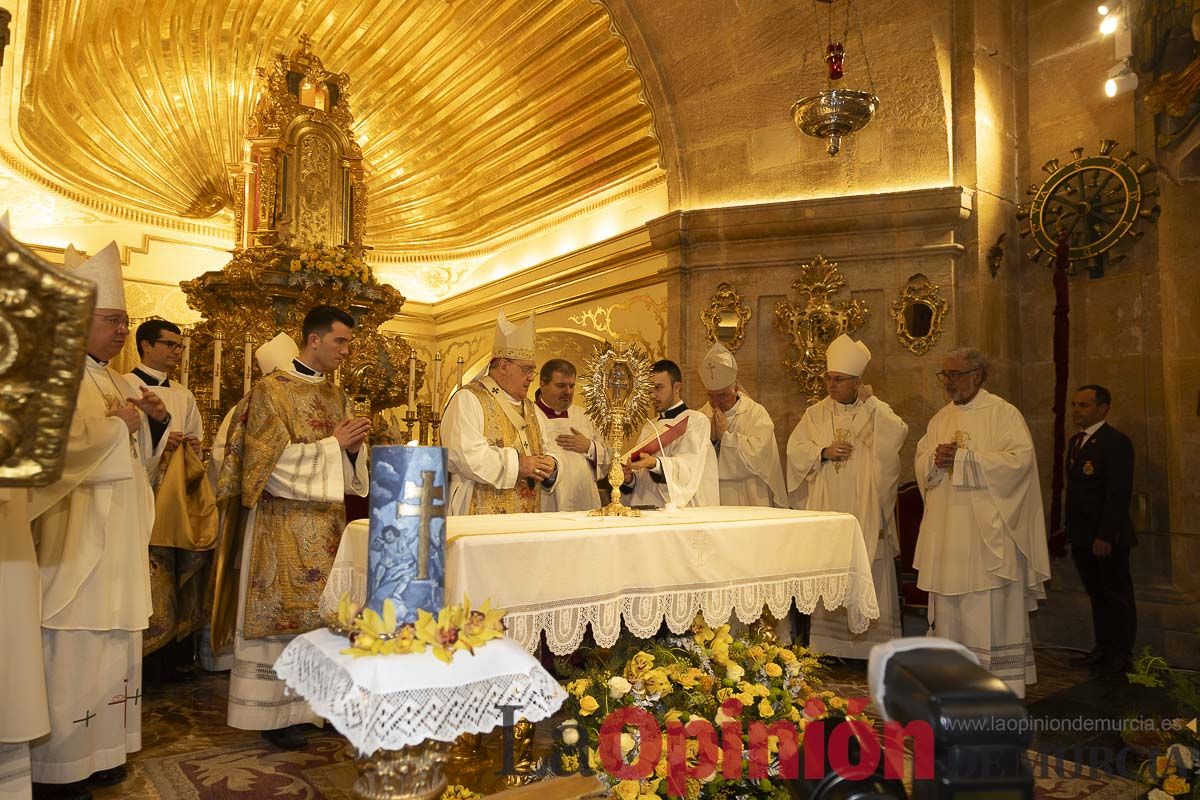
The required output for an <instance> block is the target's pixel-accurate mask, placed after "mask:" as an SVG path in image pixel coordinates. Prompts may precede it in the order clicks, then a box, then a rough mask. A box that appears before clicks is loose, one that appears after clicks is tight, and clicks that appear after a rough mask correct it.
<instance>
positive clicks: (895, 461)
mask: <svg viewBox="0 0 1200 800" xmlns="http://www.w3.org/2000/svg"><path fill="white" fill-rule="evenodd" d="M907 437H908V425H906V424H905V423H904V420H902V419H900V417H898V416H897V415H896V413H895V412H894V411H892V409H891V406H889V405H888V404H887V403H885V402H883V401H882V400H880V399H879V398H877V397H869V398H867V399H866V400H856V401H855V402H854V403H850V404H843V403H838V402H837V401H835V400H833V399H832V398H829V397H826V398H825V399H824V400H822V401H821V402H819V403H814V404H813V405H811V406H809V407H808V409H807V410H806V411H805V412H804V416H803V418H801V420H800V422H799V423H797V425H796V428H795V429H794V430H793V431H792V435H791V436H790V437H788V445H787V456H788V461H787V465H788V468H787V480H788V489H789V496H790V498H791V503H792V507H793V508H796V509H801V510H809V511H841V512H844V513H847V514H853V515H854V516H855V518H856V519H858V524H859V527H860V528H861V529H862V534H863V540H864V543H865V544H866V546H867V554H868V555H869V556H870V557H871V575H872V577H873V578H874V581H875V595H876V597H877V598H878V599H879V619H878V620H876V621H874V622H872V623H871V627H870V628H869V629H868V630H867V631H866V632H865V633H862V634H852V633H850V631H849V629H848V628H847V625H846V612H845V610H838V611H832V612H830V611H825V610H824V609H823V608H821V607H820V606H818V607H817V610H816V611H815V612H814V613H813V615H812V627H811V630H810V646H811V647H812V648H813V649H815V650H818V651H820V652H822V653H827V654H829V655H833V656H838V657H839V658H860V659H865V658H867V657H868V656H869V655H870V651H871V648H872V647H873V646H875V645H876V644H880V643H882V642H886V641H890V640H891V639H894V638H896V637H898V636H900V635H902V634H901V628H900V605H899V600H898V598H899V592H898V588H897V585H896V565H895V558H896V555H897V554H898V553H899V552H900V542H899V536H898V533H897V530H896V487H897V485H898V483H899V480H900V448H901V447H903V446H904V440H905V439H906V438H907ZM839 439H841V440H844V441H848V442H850V444H851V445H853V447H854V450H853V451H852V452H851V454H850V457H849V458H847V459H846V460H845V461H840V462H836V461H822V460H821V451H822V450H824V449H825V448H826V447H828V446H830V445H831V444H833V443H834V442H835V441H837V440H839Z"/></svg>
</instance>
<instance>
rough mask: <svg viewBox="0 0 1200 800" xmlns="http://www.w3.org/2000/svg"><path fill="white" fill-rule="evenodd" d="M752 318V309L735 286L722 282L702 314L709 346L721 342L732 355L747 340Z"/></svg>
mask: <svg viewBox="0 0 1200 800" xmlns="http://www.w3.org/2000/svg"><path fill="white" fill-rule="evenodd" d="M750 316H751V311H750V307H749V306H747V305H746V304H745V303H743V302H742V296H741V295H740V294H738V291H737V289H735V288H733V284H731V283H727V282H722V283H720V284H719V285H718V286H717V291H716V293H715V294H713V296H712V299H711V300H709V301H708V308H706V309H704V310H703V311H701V312H700V321H701V322H703V323H704V329H705V330H706V331H707V334H708V342H709V344H712V343H713V342H717V341H719V342H720V343H721V344H723V345H725V348H726V349H727V350H729V352H731V353H732V352H735V351H737V349H738V348H740V347H741V346H742V342H743V341H744V340H745V338H746V323H747V322H749V321H750Z"/></svg>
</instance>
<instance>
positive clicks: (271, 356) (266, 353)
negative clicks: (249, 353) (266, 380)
mask: <svg viewBox="0 0 1200 800" xmlns="http://www.w3.org/2000/svg"><path fill="white" fill-rule="evenodd" d="M298 355H300V348H299V347H297V346H296V342H295V340H293V339H292V337H290V336H288V335H287V334H286V333H281V334H279V335H278V336H276V337H275V338H274V339H272V340H271V341H269V342H267V343H266V344H264V345H262V346H261V347H259V348H258V349H257V350H255V351H254V360H255V361H257V362H258V368H259V369H260V370H262V374H263V375H270V374H271V373H272V372H274V371H275V370H277V369H284V368H286V367H287V366H288V365H289V364H291V363H292V359H293V358H295V357H296V356H298Z"/></svg>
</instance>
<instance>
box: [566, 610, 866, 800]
mask: <svg viewBox="0 0 1200 800" xmlns="http://www.w3.org/2000/svg"><path fill="white" fill-rule="evenodd" d="M578 653H583V654H584V655H585V661H584V665H583V666H582V667H579V666H574V667H573V666H571V665H570V664H569V663H567V662H565V661H560V662H559V663H558V664H557V665H556V666H557V668H558V674H559V675H560V676H563V677H564V680H563V686H564V688H565V689H566V690H567V692H568V694H569V695H570V696H569V697H568V699H567V701H566V703H564V705H563V711H564V712H565V713H566V714H567V715H568V716H573V717H574V718H575V719H573V720H569V721H568V722H566V723H564V727H565V730H564V736H563V744H564V745H565V746H566V747H565V748H564V750H565V751H566V752H574V751H573V750H572V749H571V748H573V747H577V746H578V745H577V742H578V734H579V730H578V729H582V731H584V732H585V733H586V736H587V742H588V744H589V758H588V761H589V766H590V767H591V769H592V770H595V771H596V772H597V773H598V774H599V775H600V777H601V778H602V779H603V780H604V781H605V782H606V783H608V784H609V786H611V787H612V792H613V796H614V797H618V798H621V800H653V799H654V798H658V797H666V796H670V794H669V792H668V789H669V780H668V776H669V774H670V771H671V770H670V765H669V764H668V751H669V745H668V736H667V733H666V731H667V730H668V725H669V724H670V723H673V722H674V723H679V724H685V723H688V722H689V721H691V720H707V721H708V722H710V723H712V724H713V728H714V729H715V730H716V731H717V732H718V738H720V736H721V735H722V734H723V731H722V725H723V724H725V723H730V722H734V723H738V724H739V725H740V726H741V727H740V730H741V735H742V744H743V749H742V759H743V763H742V765H741V770H740V775H741V776H742V777H741V778H740V779H737V780H732V779H730V780H727V779H725V778H724V777H723V772H724V766H725V765H724V764H723V763H721V758H722V753H723V751H722V750H720V749H718V750H717V752H716V754H715V755H716V756H717V763H716V767H715V770H714V771H713V774H711V775H709V776H703V777H700V778H688V779H687V781H686V792H685V793H683V794H684V796H686V797H688V798H691V800H695V798H698V797H701V796H703V797H706V798H729V799H730V800H733V798H775V799H778V800H782V798H788V797H790V796H791V795H790V793H789V791H788V789H787V786H786V785H785V784H784V783H782V782H780V781H774V780H771V779H770V778H771V777H779V776H780V774H781V772H780V766H781V765H780V758H779V756H780V741H779V737H777V736H775V735H768V736H767V750H768V753H769V766H768V769H769V776H770V777H768V778H757V779H752V778H751V777H750V775H751V770H750V769H749V764H748V758H749V755H750V751H751V747H750V746H751V742H750V735H749V732H750V731H751V729H752V727H755V726H754V723H763V724H764V725H765V726H766V727H767V728H769V727H770V725H771V724H772V723H776V722H781V721H787V722H789V723H791V724H792V725H794V726H795V728H796V730H797V732H798V733H799V734H800V735H801V736H802V732H803V730H804V728H805V727H806V726H807V725H808V724H809V722H811V721H813V720H814V719H830V720H831V724H833V723H834V722H837V721H841V720H843V719H846V718H855V719H864V720H865V719H866V717H865V715H862V711H863V709H864V707H865V705H866V703H865V701H860V700H857V699H856V700H855V701H854V702H850V701H848V700H847V699H846V698H842V697H839V696H838V695H836V694H835V693H834V692H832V691H829V690H826V689H823V688H822V686H821V682H820V680H819V678H818V674H819V672H820V671H821V662H820V659H819V658H818V656H817V655H816V654H814V653H812V652H811V651H809V650H807V649H805V648H803V647H799V646H794V647H784V646H781V645H779V644H778V642H776V641H775V639H774V636H773V635H772V634H771V632H770V631H769V629H767V628H766V627H765V626H755V627H754V628H752V629H751V630H750V631H749V632H748V634H747V635H745V636H741V637H739V638H738V639H736V640H735V639H734V637H733V636H732V635H731V634H730V628H729V626H728V625H722V626H720V627H719V628H716V629H715V630H714V629H713V628H711V627H709V626H708V625H707V624H706V623H705V622H704V620H703V619H702V618H701V617H699V616H698V617H696V621H695V623H694V624H693V627H692V631H691V635H684V636H666V637H659V638H656V639H651V640H638V639H633V638H629V637H622V639H621V640H620V641H619V642H618V643H617V645H616V646H615V647H613V648H611V649H607V650H605V649H595V650H581V651H578ZM729 700H737V701H739V702H740V703H741V704H742V713H741V715H740V717H737V718H734V717H731V716H729V715H728V714H727V713H726V710H727V709H728V708H729V706H727V705H725V703H726V701H729ZM629 707H636V708H638V709H641V710H644V711H645V712H648V713H649V714H650V715H651V716H653V718H654V719H655V720H657V722H658V728H659V731H660V735H661V736H662V748H661V755H660V757H659V760H658V763H657V764H656V765H655V769H654V772H653V774H651V775H650V776H649V777H646V778H643V779H640V780H628V779H627V780H621V779H619V778H618V777H615V776H613V775H612V774H610V773H608V772H606V771H605V768H604V767H605V765H604V760H603V759H602V758H601V756H600V754H599V752H598V749H599V748H600V747H602V740H601V735H600V734H601V726H602V725H603V723H604V720H605V719H606V718H607V717H608V716H609V715H610V714H612V713H613V712H616V711H619V710H620V709H623V708H629ZM575 726H577V728H578V729H576V728H575ZM642 745H643V742H642V741H641V734H640V733H639V731H638V729H637V728H636V727H634V726H626V727H625V728H624V732H623V733H621V734H620V751H621V753H620V755H621V760H622V761H623V762H624V763H626V764H632V763H634V762H636V761H638V760H639V759H640V758H641V753H642ZM686 748H687V751H686V753H687V756H686V757H687V761H686V763H687V764H688V765H689V766H690V767H692V768H695V767H696V765H697V763H698V756H699V745H698V742H697V739H696V738H692V737H689V738H688V739H687V742H686ZM760 749H761V746H760ZM651 752H652V750H651ZM614 756H615V754H614ZM567 758H570V756H568V757H567ZM801 758H802V757H801ZM610 763H611V762H610ZM677 780H678V779H677ZM677 786H678V784H677Z"/></svg>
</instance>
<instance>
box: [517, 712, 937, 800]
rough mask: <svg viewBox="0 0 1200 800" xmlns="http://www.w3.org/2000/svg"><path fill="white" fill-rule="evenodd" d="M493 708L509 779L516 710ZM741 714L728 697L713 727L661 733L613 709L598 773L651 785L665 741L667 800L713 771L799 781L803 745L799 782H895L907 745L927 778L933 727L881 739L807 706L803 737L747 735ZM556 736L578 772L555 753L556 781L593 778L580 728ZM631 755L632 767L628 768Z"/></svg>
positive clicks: (684, 726)
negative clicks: (833, 776)
mask: <svg viewBox="0 0 1200 800" xmlns="http://www.w3.org/2000/svg"><path fill="white" fill-rule="evenodd" d="M869 703H870V701H869V699H868V698H865V697H854V698H850V699H848V701H847V712H848V714H849V715H850V716H856V715H858V714H860V713H861V712H862V711H863V710H864V709H865V708H866V707H867V705H868V704H869ZM497 708H499V709H500V710H501V711H502V712H503V714H504V725H505V731H504V743H503V751H502V752H503V770H502V771H503V772H505V773H511V772H512V771H513V769H514V768H513V757H512V754H513V742H512V735H511V726H512V723H513V719H514V717H513V714H514V711H515V710H516V707H513V706H498V707H497ZM742 710H743V705H742V703H741V701H740V700H737V699H736V698H731V699H729V700H726V701H725V702H724V703H722V704H721V710H720V712H719V713H718V715H717V719H718V720H720V722H718V723H717V724H715V725H714V723H712V722H709V721H708V720H705V719H697V718H694V717H693V718H692V719H691V720H689V721H688V722H686V723H684V722H682V721H670V722H668V723H667V726H666V731H665V732H664V731H663V730H662V728H661V727H660V726H659V722H658V720H657V719H656V718H655V717H654V715H653V714H651V713H650V712H649V711H646V710H645V709H643V708H638V707H637V706H624V707H622V708H619V709H616V710H615V711H613V712H612V713H610V714H609V715H608V716H607V717H605V719H604V722H603V723H602V724H601V726H600V741H599V743H598V746H597V748H596V755H597V758H598V761H599V766H600V767H601V769H603V770H604V772H606V773H608V775H610V776H612V777H613V778H615V779H617V780H643V779H646V778H650V777H651V776H653V775H654V774H655V770H656V769H658V768H659V765H660V763H661V762H662V761H663V747H664V741H665V747H666V773H667V774H666V779H667V793H668V795H669V796H671V797H680V796H683V795H684V794H685V792H686V786H687V781H688V780H689V779H696V780H699V781H701V782H707V781H709V780H711V779H712V778H713V777H715V776H716V774H717V771H718V770H720V774H721V777H722V778H724V779H725V780H727V781H737V780H741V779H743V778H748V779H751V780H760V779H763V778H770V777H778V778H781V779H783V780H797V779H799V777H800V762H801V749H802V748H801V746H800V744H801V741H802V740H803V742H804V743H805V744H804V747H803V761H804V777H805V779H809V780H820V779H821V778H824V777H825V776H826V774H827V773H828V771H829V770H833V771H834V772H836V773H837V774H838V775H840V776H841V777H843V778H845V779H847V780H865V779H866V778H869V777H871V776H872V775H875V774H877V771H878V770H879V767H880V764H881V763H882V765H883V775H884V777H885V778H888V779H896V780H899V779H900V778H901V777H902V776H903V774H904V760H905V750H906V747H905V743H906V741H911V742H912V754H913V778H914V779H916V780H925V779H930V778H932V777H933V765H934V736H933V730H932V728H931V727H930V726H929V724H928V723H926V722H924V721H917V722H910V723H908V724H907V725H901V724H900V723H898V722H887V723H885V724H884V725H883V731H882V736H879V735H877V734H876V731H875V729H874V728H873V727H872V726H871V724H870V723H869V722H866V721H864V720H859V719H839V720H831V719H825V718H824V717H825V715H826V712H827V709H826V707H825V704H824V703H823V702H822V701H821V700H819V699H812V700H809V701H808V702H807V703H806V705H805V708H804V714H805V717H806V718H807V719H808V720H810V721H808V722H806V723H805V726H804V729H803V735H802V734H801V730H800V728H799V726H797V725H796V724H795V723H794V722H792V721H791V720H786V719H784V720H776V721H774V722H771V723H764V722H761V721H757V720H756V721H753V722H751V723H750V724H749V726H748V729H747V727H746V726H745V725H744V724H743V720H742V719H741V716H742ZM628 729H633V730H634V731H636V736H635V737H633V738H634V741H635V742H636V746H635V747H632V748H631V747H628V746H623V745H622V737H623V735H626V734H628ZM560 731H561V734H560V735H561V737H562V739H561V741H562V744H563V746H564V747H565V748H569V749H573V750H575V752H576V753H577V754H578V761H579V768H578V770H575V769H566V768H565V766H564V764H563V758H562V754H561V753H560V752H558V751H557V750H556V752H554V753H552V754H551V759H550V764H549V767H550V771H551V772H552V773H554V774H556V775H568V774H574V773H575V772H576V771H578V772H579V773H580V774H583V775H593V774H595V771H594V770H593V769H591V766H590V764H589V757H588V756H589V751H590V749H591V742H590V741H589V737H588V731H587V729H586V728H584V727H583V726H581V725H579V724H578V723H568V724H566V725H564V726H563V727H562V728H561V729H560ZM664 733H665V736H664ZM771 739H775V740H776V742H777V743H776V745H775V748H774V749H775V759H776V775H775V776H772V775H771V774H770V773H771V763H772V753H771V751H772V746H771ZM690 741H694V742H695V746H694V748H691V749H692V750H693V752H692V755H691V757H690V758H689V742H690ZM631 756H632V760H630V761H627V760H626V759H627V758H629V757H631Z"/></svg>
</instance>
